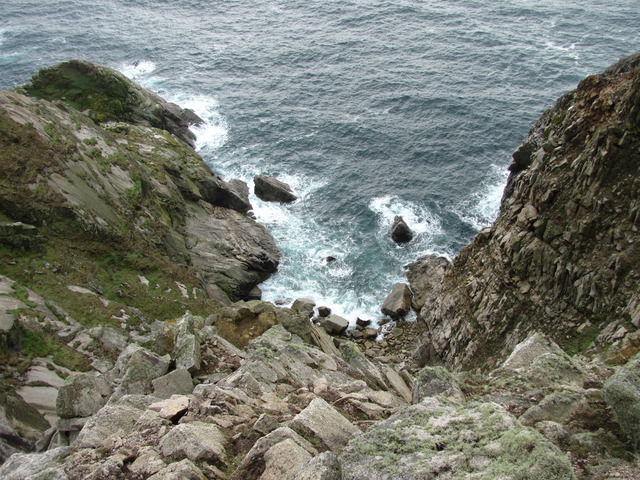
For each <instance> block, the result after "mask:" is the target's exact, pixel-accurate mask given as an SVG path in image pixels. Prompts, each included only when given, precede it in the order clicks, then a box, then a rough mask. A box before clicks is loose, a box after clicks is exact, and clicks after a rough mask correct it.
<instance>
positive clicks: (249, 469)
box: [231, 427, 318, 480]
mask: <svg viewBox="0 0 640 480" xmlns="http://www.w3.org/2000/svg"><path fill="white" fill-rule="evenodd" d="M285 440H291V441H293V442H294V443H295V444H297V445H299V446H300V447H302V448H303V449H304V450H305V451H306V452H308V453H309V454H310V455H317V454H318V451H317V450H316V449H315V448H314V447H313V445H311V443H309V442H308V441H307V440H305V439H304V438H303V437H301V436H300V435H298V434H297V433H296V432H294V431H293V430H291V429H290V428H289V427H280V428H278V429H276V430H274V431H273V432H271V433H270V434H268V435H265V436H264V437H262V438H260V439H259V440H258V441H257V442H256V443H255V444H254V445H253V447H251V450H249V452H248V453H247V454H246V455H245V457H244V459H243V460H242V462H241V463H240V465H239V466H238V468H237V469H236V471H235V472H234V473H233V475H232V477H231V478H232V479H233V480H253V479H257V478H259V476H260V475H261V474H262V472H263V471H264V465H265V459H264V455H265V454H266V453H267V452H268V451H269V450H270V449H271V448H272V447H273V446H275V445H277V444H278V443H280V442H283V441H285Z"/></svg>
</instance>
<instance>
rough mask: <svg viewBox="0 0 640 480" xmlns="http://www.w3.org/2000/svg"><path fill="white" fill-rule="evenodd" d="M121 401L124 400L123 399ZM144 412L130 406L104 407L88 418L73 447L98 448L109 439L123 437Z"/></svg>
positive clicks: (121, 404) (124, 398)
mask: <svg viewBox="0 0 640 480" xmlns="http://www.w3.org/2000/svg"><path fill="white" fill-rule="evenodd" d="M121 400H126V397H123V399H121ZM143 413H144V410H143V409H141V408H136V407H134V406H132V405H131V404H126V403H124V404H123V403H120V404H115V405H109V404H107V405H105V406H104V407H102V408H101V409H100V410H99V411H98V412H97V413H96V414H95V415H93V416H92V417H89V420H88V421H87V423H86V424H85V425H84V427H83V428H82V430H81V431H80V434H79V435H78V438H77V441H76V444H75V446H78V447H80V448H98V447H102V446H104V445H105V444H106V443H108V442H109V441H110V439H111V437H112V436H113V437H119V436H124V435H127V434H128V433H130V432H131V431H132V430H133V427H134V425H135V424H136V422H137V421H138V419H139V418H140V417H141V416H142V414H143Z"/></svg>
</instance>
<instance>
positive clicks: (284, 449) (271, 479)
mask: <svg viewBox="0 0 640 480" xmlns="http://www.w3.org/2000/svg"><path fill="white" fill-rule="evenodd" d="M311 458H312V457H311V455H310V454H309V452H307V451H306V450H305V449H304V448H302V447H301V446H300V445H298V444H297V443H295V442H294V441H293V440H291V439H289V438H287V439H285V440H283V441H282V442H280V443H276V444H275V445H274V446H273V447H271V448H270V449H269V450H267V451H266V452H265V454H264V463H265V467H264V472H263V473H262V475H261V476H260V480H296V479H297V478H298V476H297V471H298V470H299V469H300V467H302V465H304V464H305V463H306V462H308V461H309V460H311Z"/></svg>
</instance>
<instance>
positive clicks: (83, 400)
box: [56, 373, 111, 418]
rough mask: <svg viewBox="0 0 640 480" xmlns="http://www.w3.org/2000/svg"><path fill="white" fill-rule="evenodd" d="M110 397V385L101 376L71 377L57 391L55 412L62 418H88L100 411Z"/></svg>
mask: <svg viewBox="0 0 640 480" xmlns="http://www.w3.org/2000/svg"><path fill="white" fill-rule="evenodd" d="M110 396H111V384H110V382H109V381H108V380H107V379H106V378H105V377H104V376H103V375H97V376H96V375H91V374H89V373H78V374H75V375H71V376H70V377H68V378H67V379H66V380H65V382H64V385H63V386H62V387H60V389H59V390H58V398H57V399H56V412H57V414H58V416H60V417H62V418H75V417H89V416H91V415H93V414H94V413H96V412H97V411H98V410H100V409H101V408H102V407H103V406H104V405H105V404H106V403H107V400H109V397H110Z"/></svg>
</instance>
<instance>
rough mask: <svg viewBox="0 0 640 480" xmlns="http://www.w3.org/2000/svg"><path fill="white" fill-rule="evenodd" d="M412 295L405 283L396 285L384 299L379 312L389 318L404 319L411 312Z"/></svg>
mask: <svg viewBox="0 0 640 480" xmlns="http://www.w3.org/2000/svg"><path fill="white" fill-rule="evenodd" d="M411 298H412V293H411V290H410V289H409V286H408V285H407V284H406V283H398V284H397V285H396V286H394V287H393V289H392V290H391V293H389V295H387V298H385V299H384V303H383V304H382V307H381V308H380V310H381V311H382V313H384V314H385V315H389V316H390V317H391V318H401V317H404V316H405V315H406V314H407V313H409V310H411Z"/></svg>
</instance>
